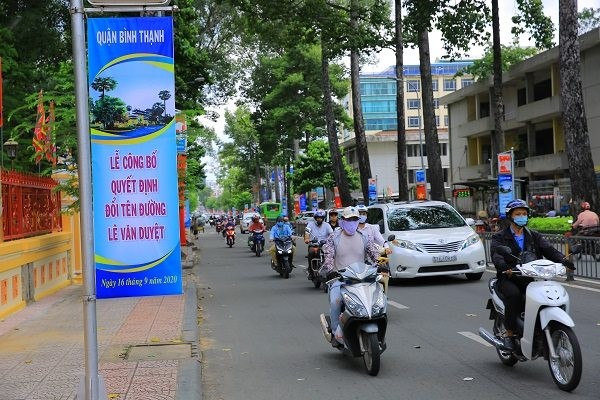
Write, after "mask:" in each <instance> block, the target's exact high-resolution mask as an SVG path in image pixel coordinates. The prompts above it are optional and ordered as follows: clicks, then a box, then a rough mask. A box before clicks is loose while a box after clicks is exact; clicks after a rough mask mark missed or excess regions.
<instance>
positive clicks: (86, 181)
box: [70, 0, 107, 400]
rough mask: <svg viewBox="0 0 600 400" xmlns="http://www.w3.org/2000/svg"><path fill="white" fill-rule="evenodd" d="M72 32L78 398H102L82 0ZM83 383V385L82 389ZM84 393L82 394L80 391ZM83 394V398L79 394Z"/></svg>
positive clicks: (74, 8) (74, 10)
mask: <svg viewBox="0 0 600 400" xmlns="http://www.w3.org/2000/svg"><path fill="white" fill-rule="evenodd" d="M70 12H71V25H72V34H73V64H74V65H73V68H74V72H75V98H76V110H77V113H76V115H77V146H78V153H79V158H78V160H77V164H78V171H79V201H80V204H81V205H80V213H81V214H80V219H81V253H82V261H83V268H82V270H83V282H84V294H83V318H84V321H83V322H84V334H83V340H84V352H85V377H84V381H83V382H82V384H80V387H79V391H78V393H77V399H83V400H100V399H103V400H105V399H106V398H107V395H106V389H104V388H103V389H104V392H103V393H100V389H99V386H100V385H99V379H98V332H97V326H96V324H97V322H96V274H95V271H94V237H93V232H94V227H93V212H92V170H91V168H92V167H91V166H92V161H91V150H90V126H89V119H88V118H89V110H88V85H87V82H88V80H87V66H86V42H85V23H84V9H83V0H71V9H70ZM82 386H83V388H82ZM81 392H83V393H81ZM82 396H83V397H82Z"/></svg>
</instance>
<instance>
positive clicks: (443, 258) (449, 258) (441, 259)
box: [433, 255, 457, 263]
mask: <svg viewBox="0 0 600 400" xmlns="http://www.w3.org/2000/svg"><path fill="white" fill-rule="evenodd" d="M456 260H457V258H456V255H453V256H433V262H434V263H440V262H452V261H456Z"/></svg>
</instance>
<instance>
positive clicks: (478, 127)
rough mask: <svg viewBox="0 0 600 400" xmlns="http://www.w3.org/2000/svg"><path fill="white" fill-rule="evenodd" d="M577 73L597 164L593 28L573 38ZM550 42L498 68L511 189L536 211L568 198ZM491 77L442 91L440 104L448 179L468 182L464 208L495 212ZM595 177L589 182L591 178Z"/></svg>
mask: <svg viewBox="0 0 600 400" xmlns="http://www.w3.org/2000/svg"><path fill="white" fill-rule="evenodd" d="M579 41H580V42H579V43H580V49H581V80H582V86H583V97H584V104H585V110H586V117H587V124H588V133H589V139H590V146H591V151H592V157H593V160H594V163H595V165H596V166H597V167H596V170H597V171H598V170H599V167H600V74H599V73H598V67H599V66H600V29H594V30H593V31H590V32H588V33H586V34H584V35H581V36H580V37H579ZM558 51H559V50H558V47H554V48H552V49H550V50H547V51H544V52H542V53H540V54H537V55H535V56H534V57H531V58H529V59H527V60H525V61H522V62H520V63H518V64H516V65H514V66H512V67H511V68H510V70H508V71H507V72H505V73H504V74H503V78H502V81H503V98H504V108H505V115H504V121H503V123H502V126H503V130H504V133H505V138H506V148H507V149H511V148H512V149H513V151H514V158H515V172H514V174H515V177H516V178H517V179H520V180H521V181H522V184H520V185H517V190H516V195H517V196H518V197H522V198H527V199H528V200H529V201H530V204H531V205H532V206H533V207H534V208H535V209H536V211H538V212H545V211H546V210H548V209H549V208H552V207H554V208H555V209H556V210H561V209H563V210H565V209H566V207H568V201H569V199H570V185H569V178H570V173H571V172H570V171H569V165H568V161H567V155H566V153H565V140H564V130H563V124H562V117H561V113H562V110H561V106H560V76H559V53H558ZM491 91H492V81H491V78H490V79H489V80H487V81H484V82H481V81H479V82H476V83H474V84H473V85H470V86H468V87H466V88H462V89H460V90H457V91H456V92H453V93H450V94H447V95H446V96H444V97H442V98H441V99H440V104H441V105H444V106H445V107H447V110H448V119H449V136H450V140H449V156H450V165H451V168H450V171H449V183H450V184H452V185H453V186H454V187H464V188H471V189H472V193H473V197H472V198H471V199H468V200H463V202H464V203H462V204H459V206H461V207H462V208H464V209H465V210H464V211H475V210H479V209H486V210H487V211H488V213H489V214H491V215H497V214H498V210H497V204H498V202H497V184H496V180H495V176H496V175H497V174H496V173H495V171H491V169H490V159H491V157H492V156H494V157H495V155H492V154H491V145H490V138H491V133H492V131H493V129H494V116H493V101H492V94H491ZM596 183H597V182H596Z"/></svg>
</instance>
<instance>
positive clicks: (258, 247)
mask: <svg viewBox="0 0 600 400" xmlns="http://www.w3.org/2000/svg"><path fill="white" fill-rule="evenodd" d="M254 247H255V249H256V257H260V252H261V251H262V249H261V247H262V246H261V245H260V243H257V244H256V246H254Z"/></svg>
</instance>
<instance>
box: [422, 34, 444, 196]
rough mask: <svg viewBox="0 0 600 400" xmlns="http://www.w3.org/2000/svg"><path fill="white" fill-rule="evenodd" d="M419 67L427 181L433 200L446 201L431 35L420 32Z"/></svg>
mask: <svg viewBox="0 0 600 400" xmlns="http://www.w3.org/2000/svg"><path fill="white" fill-rule="evenodd" d="M418 41H419V67H420V71H421V85H422V91H421V97H422V100H423V128H424V131H425V148H426V149H427V181H428V182H429V184H430V185H431V190H430V198H431V200H440V201H446V192H445V190H444V172H443V171H442V160H441V158H440V141H439V138H438V135H437V127H436V123H435V111H434V108H433V85H432V83H431V59H430V57H431V54H430V53H429V33H428V32H427V31H426V30H424V31H421V32H419V38H418Z"/></svg>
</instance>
